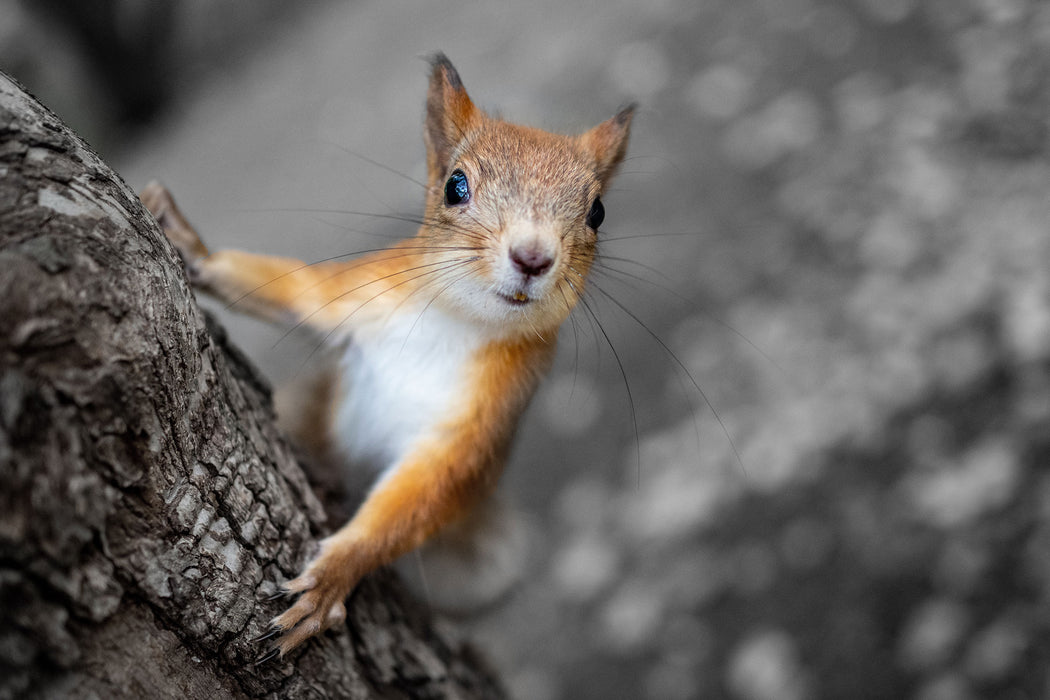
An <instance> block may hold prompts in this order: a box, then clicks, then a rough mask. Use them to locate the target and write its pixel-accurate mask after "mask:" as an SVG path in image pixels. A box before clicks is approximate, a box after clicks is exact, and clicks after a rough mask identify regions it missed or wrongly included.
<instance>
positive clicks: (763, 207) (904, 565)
mask: <svg viewBox="0 0 1050 700" xmlns="http://www.w3.org/2000/svg"><path fill="white" fill-rule="evenodd" d="M436 50H442V51H444V52H446V53H447V54H448V56H449V57H450V58H451V59H452V61H453V62H454V63H455V64H456V66H457V67H458V69H459V71H460V73H461V75H462V77H463V79H464V81H465V83H466V85H467V87H468V89H469V91H470V92H471V94H472V96H473V97H474V99H475V100H476V101H477V102H478V103H479V105H481V106H483V107H486V108H490V109H494V110H496V111H498V112H499V113H500V114H502V115H503V116H505V117H506V118H508V119H511V120H513V121H518V122H523V123H528V124H532V125H537V126H543V127H546V128H549V129H553V130H561V131H569V132H572V131H582V130H583V129H585V128H588V127H589V126H591V125H593V124H596V123H598V122H599V121H601V120H603V119H605V118H607V117H608V116H611V115H612V114H613V113H615V111H616V110H617V108H618V107H619V106H621V105H622V104H624V103H626V102H628V101H631V100H638V101H639V102H640V103H641V105H642V107H641V111H640V112H639V113H638V115H637V117H636V121H635V125H636V126H635V130H634V136H633V138H632V144H631V149H630V154H629V159H628V161H627V162H626V163H625V165H624V168H623V171H622V174H621V175H620V177H619V178H618V179H617V181H616V183H615V190H614V191H613V192H612V193H610V195H609V196H608V197H607V198H606V209H607V213H608V215H607V218H606V224H605V225H604V226H603V234H602V235H603V240H602V243H601V246H602V253H603V255H604V256H605V257H604V262H603V263H602V265H601V267H600V268H598V270H597V271H596V273H595V275H594V277H593V284H592V286H591V290H590V293H589V297H588V299H589V301H588V304H589V308H590V309H591V311H592V312H593V315H592V314H590V313H588V312H586V311H583V310H580V312H579V313H577V314H576V315H575V316H574V318H573V320H572V321H571V323H570V324H568V325H567V326H566V328H565V329H564V330H563V333H562V336H561V344H562V347H561V354H560V356H559V360H558V363H557V366H556V367H555V370H554V372H553V373H552V376H551V377H550V379H549V380H548V381H547V382H546V383H545V384H544V387H543V389H542V391H541V392H540V394H539V395H538V396H537V399H536V401H535V402H534V404H533V406H532V409H531V411H530V413H529V416H528V419H527V421H526V424H525V426H524V428H523V430H522V431H521V434H520V439H519V442H518V448H517V450H516V454H515V458H514V461H513V464H512V465H511V468H510V469H509V471H508V473H507V476H506V478H505V484H504V486H505V489H506V491H508V492H510V493H511V494H513V498H514V500H515V501H516V502H517V503H519V504H520V506H521V508H522V509H523V510H524V511H525V512H526V513H527V514H528V517H529V522H530V523H531V524H530V529H531V531H532V534H533V540H534V546H533V548H532V549H533V551H532V555H531V558H530V561H529V563H528V570H529V572H530V573H529V575H528V577H527V580H526V581H525V582H524V583H523V585H522V586H521V587H520V590H519V591H518V592H517V593H516V595H515V596H514V597H513V598H512V599H511V600H510V601H508V602H507V603H506V604H505V605H503V606H502V607H500V608H499V609H496V610H494V611H492V612H490V613H488V614H487V615H485V616H482V617H480V618H479V619H476V620H473V621H470V622H468V623H466V624H465V628H466V629H467V630H468V631H469V634H471V635H472V636H473V637H474V639H476V640H477V643H478V647H479V648H481V649H482V650H483V651H484V652H485V653H486V654H487V655H488V657H489V658H490V659H491V660H492V662H493V664H494V665H495V666H496V667H497V668H498V669H500V672H501V673H502V675H503V677H504V678H505V679H506V681H507V684H508V686H509V688H510V690H511V691H512V693H513V694H514V695H515V696H516V697H519V698H524V699H529V700H532V699H535V700H555V699H559V698H653V699H664V698H666V699H669V700H678V699H685V698H699V697H703V698H741V699H746V700H767V699H768V700H802V699H803V698H916V699H919V700H966V699H968V698H993V697H994V698H1007V699H1017V700H1021V699H1023V698H1031V699H1036V698H1045V697H1048V696H1050V664H1048V660H1050V470H1048V469H1047V467H1048V463H1050V431H1048V425H1050V236H1048V235H1047V232H1046V228H1045V227H1046V226H1047V222H1050V197H1048V192H1050V167H1048V163H1047V152H1048V150H1047V148H1048V126H1050V122H1048V115H1050V112H1048V107H1050V5H1048V4H1047V3H1045V2H1037V1H1035V0H702V1H701V0H648V1H647V2H626V1H625V0H607V1H605V2H598V1H597V0H590V1H586V0H583V1H578V0H534V1H530V2H528V3H514V4H508V5H507V6H506V7H497V6H496V5H494V4H487V3H474V2H456V3H452V2H432V3H411V2H406V1H404V0H387V1H384V2H380V1H379V0H359V1H357V2H342V3H340V2H322V1H320V0H316V1H312V2H299V3H284V2H278V1H277V0H267V1H265V2H262V1H256V2H233V3H229V2H219V1H218V0H193V1H192V2H191V1H187V2H181V3H166V2H165V3H148V2H134V1H132V0H123V1H122V0H106V1H103V0H98V1H96V2H92V3H81V2H76V1H75V0H24V1H19V0H0V67H2V68H3V70H5V71H7V72H9V73H11V74H12V75H14V76H15V77H16V78H18V79H19V80H21V81H22V82H23V83H25V84H26V85H27V86H28V87H29V89H30V90H31V91H33V92H34V93H35V94H36V95H37V96H38V97H40V98H41V99H42V100H43V101H44V102H45V103H46V104H48V105H49V106H50V107H52V108H53V109H54V110H55V111H56V112H57V113H58V114H59V116H60V117H61V118H62V119H64V120H65V121H66V122H67V123H69V124H70V125H72V126H73V127H74V128H75V129H78V130H79V131H80V132H81V134H82V135H84V136H85V137H86V138H87V139H88V140H89V141H90V142H91V143H92V144H93V145H94V146H95V147H96V148H97V149H98V150H99V151H100V152H101V153H102V155H103V156H104V158H105V159H106V160H107V161H108V162H109V163H110V164H111V165H113V166H114V167H115V168H116V170H117V171H118V172H120V173H121V174H122V175H123V177H124V178H125V179H126V180H127V181H128V182H129V184H130V185H131V186H132V187H133V188H134V189H136V190H137V189H141V187H142V186H143V185H144V184H145V183H146V182H147V181H148V180H149V179H151V178H160V179H161V180H163V181H164V182H165V184H167V185H168V186H169V187H170V188H171V190H172V191H173V192H174V193H175V195H176V197H177V198H178V199H179V202H180V204H181V206H182V208H183V210H184V211H186V212H187V213H188V215H189V216H190V217H191V219H193V220H194V221H195V222H196V223H197V224H198V226H199V227H200V228H201V230H202V232H203V234H204V236H205V239H206V240H207V241H208V242H209V244H211V245H213V246H216V247H238V248H247V249H250V250H253V251H259V252H270V253H274V254H281V255H293V256H297V257H300V258H303V259H305V260H308V261H309V260H317V259H321V258H325V257H329V256H333V255H340V254H345V253H349V252H352V251H355V250H360V249H367V248H374V247H376V246H377V245H382V244H383V243H384V242H386V241H388V240H390V239H391V238H396V237H401V236H408V235H411V234H413V233H414V231H413V230H411V229H410V228H408V227H407V226H406V225H400V226H398V225H391V223H390V221H389V220H385V219H381V218H376V217H374V216H368V215H354V214H350V213H340V212H355V211H356V212H368V213H372V214H380V215H385V214H389V213H406V214H412V215H415V214H418V212H419V211H420V209H421V193H420V192H419V189H418V186H417V185H414V184H412V183H411V182H410V181H409V180H407V179H406V178H404V177H402V176H400V175H398V174H395V173H401V174H403V175H407V176H408V177H410V178H416V179H420V178H422V177H423V176H424V166H423V146H422V138H421V120H422V114H423V98H424V91H425V85H426V73H427V66H426V62H425V60H423V58H424V57H425V56H427V55H429V54H430V53H432V52H433V51H436ZM377 164H379V165H377ZM213 308H214V305H213ZM220 312H222V313H223V314H224V319H226V320H227V323H228V326H229V327H230V328H231V329H232V332H233V334H234V337H235V338H237V339H239V342H240V343H241V345H242V346H243V347H245V348H246V349H247V350H248V351H249V352H250V354H251V355H252V356H253V357H254V358H255V359H256V361H257V362H258V363H259V365H260V366H262V367H263V368H264V370H265V371H266V372H267V373H268V374H269V375H270V376H271V378H272V379H273V380H274V381H275V382H278V383H279V382H280V381H282V380H283V379H285V378H287V377H289V376H294V375H295V374H296V373H297V372H298V371H299V370H300V369H301V368H302V365H303V362H304V358H305V357H306V356H308V355H309V354H310V353H311V352H312V351H313V348H314V347H315V345H316V340H313V339H299V338H283V337H282V336H283V333H284V329H279V328H272V327H268V326H264V325H262V324H257V323H254V322H251V321H247V320H245V319H243V318H241V317H237V316H235V315H230V314H226V313H225V312H224V311H223V310H221V309H220ZM599 326H600V327H599ZM606 335H608V341H607V339H606ZM610 344H611V345H612V347H613V348H615V352H614V351H613V349H612V348H610ZM621 368H622V369H621ZM693 379H695V382H696V384H695V385H694V383H693ZM701 392H702V393H701ZM716 412H717V413H716Z"/></svg>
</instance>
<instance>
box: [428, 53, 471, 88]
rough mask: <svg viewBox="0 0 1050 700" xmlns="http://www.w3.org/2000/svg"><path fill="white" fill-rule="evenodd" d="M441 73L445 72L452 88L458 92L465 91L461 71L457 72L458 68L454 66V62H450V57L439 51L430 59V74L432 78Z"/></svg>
mask: <svg viewBox="0 0 1050 700" xmlns="http://www.w3.org/2000/svg"><path fill="white" fill-rule="evenodd" d="M439 71H442V72H444V74H445V79H446V80H447V81H448V84H449V85H450V86H451V87H452V88H454V89H456V90H462V89H463V81H462V80H461V79H460V77H459V71H457V70H456V67H455V66H454V65H452V61H450V60H448V56H446V55H445V54H444V53H443V52H441V51H438V52H437V53H435V54H434V55H433V56H431V57H430V72H431V76H432V78H433V76H434V75H436V74H437V73H438V72H439Z"/></svg>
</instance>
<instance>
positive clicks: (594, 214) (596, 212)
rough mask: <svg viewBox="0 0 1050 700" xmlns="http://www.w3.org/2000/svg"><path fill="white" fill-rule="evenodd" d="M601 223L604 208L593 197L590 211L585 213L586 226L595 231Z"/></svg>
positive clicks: (600, 202)
mask: <svg viewBox="0 0 1050 700" xmlns="http://www.w3.org/2000/svg"><path fill="white" fill-rule="evenodd" d="M603 221H605V207H603V206H602V200H601V199H599V198H598V197H595V198H594V203H593V204H591V210H590V211H589V212H587V225H588V226H590V227H591V228H592V229H594V230H595V231H597V230H598V227H599V226H601V225H602V222H603Z"/></svg>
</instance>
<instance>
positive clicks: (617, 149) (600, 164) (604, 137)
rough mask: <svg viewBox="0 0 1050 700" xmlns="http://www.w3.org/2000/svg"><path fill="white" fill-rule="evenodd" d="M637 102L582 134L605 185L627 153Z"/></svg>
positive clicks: (584, 143) (581, 139) (583, 141)
mask: <svg viewBox="0 0 1050 700" xmlns="http://www.w3.org/2000/svg"><path fill="white" fill-rule="evenodd" d="M636 108H637V105H636V104H635V103H633V102H632V103H631V104H629V105H627V106H626V107H624V108H623V109H621V110H620V111H619V112H617V113H616V116H614V117H612V118H611V119H607V120H605V121H604V122H602V123H601V124H599V125H598V126H596V127H594V128H593V129H591V130H590V131H587V132H585V133H584V134H583V135H581V136H580V143H581V145H582V146H583V148H584V149H585V150H586V151H588V152H589V153H590V154H591V156H592V157H593V158H594V163H595V171H596V172H597V174H598V179H599V180H601V182H602V185H603V186H604V185H605V184H606V183H608V181H609V180H610V179H612V176H613V173H615V172H616V168H617V166H619V165H620V163H621V162H623V158H624V156H625V155H626V154H627V141H628V139H629V138H630V135H631V121H632V120H633V118H634V110H635V109H636Z"/></svg>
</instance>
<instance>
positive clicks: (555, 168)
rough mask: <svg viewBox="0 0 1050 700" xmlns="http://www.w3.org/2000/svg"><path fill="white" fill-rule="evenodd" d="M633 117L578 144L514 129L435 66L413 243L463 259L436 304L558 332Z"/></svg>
mask: <svg viewBox="0 0 1050 700" xmlns="http://www.w3.org/2000/svg"><path fill="white" fill-rule="evenodd" d="M633 114H634V105H630V106H628V107H626V108H624V109H622V110H621V111H620V112H619V113H617V114H616V116H614V117H612V118H611V119H608V120H607V121H604V122H602V123H601V124H599V125H598V126H596V127H594V128H592V129H590V130H588V131H586V132H584V133H583V134H580V135H577V136H563V135H560V134H553V133H550V132H546V131H542V130H540V129H535V128H531V127H525V126H519V125H516V124H511V123H508V122H505V121H503V120H501V119H497V118H494V117H490V116H489V115H487V114H485V113H484V112H483V111H482V110H480V109H478V108H477V107H476V106H475V105H474V103H473V102H472V101H471V99H470V97H469V95H468V94H467V91H466V88H464V86H463V82H462V80H461V79H460V77H459V73H458V72H457V71H456V69H455V68H454V67H453V66H452V64H451V63H450V62H449V60H448V58H446V57H445V56H444V55H443V54H438V55H437V56H435V57H434V58H433V59H432V61H431V74H430V85H429V89H428V91H427V109H426V123H425V129H424V140H425V142H426V148H427V199H426V211H425V217H424V220H425V223H424V226H423V228H422V229H421V232H420V237H422V238H425V239H426V240H427V244H428V248H429V249H430V250H432V251H433V255H435V256H438V257H439V259H446V260H452V259H456V260H467V262H465V263H464V270H463V274H462V276H461V277H460V278H458V279H457V280H456V281H454V282H452V283H450V284H449V286H448V288H447V290H446V291H445V292H443V293H442V294H441V303H442V305H443V306H445V307H447V308H448V307H451V308H452V310H454V311H458V312H460V313H462V314H465V315H467V316H469V317H471V318H473V319H474V320H479V321H482V322H488V323H492V324H493V325H498V326H499V327H501V328H503V329H505V330H506V331H508V332H515V331H521V332H536V331H541V332H542V331H547V330H552V329H554V328H557V327H558V326H559V325H561V323H562V322H563V321H564V320H565V319H566V317H567V316H568V314H569V312H570V311H571V310H572V308H573V307H574V306H575V305H576V303H577V301H578V300H579V298H580V295H581V294H582V293H583V288H584V284H585V280H586V276H587V273H588V272H589V270H590V268H591V264H592V263H593V261H594V257H595V253H596V247H597V244H598V235H599V234H598V227H599V226H600V225H601V223H602V221H603V219H604V216H605V210H604V207H603V205H602V201H601V195H602V194H603V193H604V192H605V190H606V188H607V186H608V184H609V182H610V180H611V179H612V176H613V174H614V173H615V171H616V168H617V166H618V165H619V164H620V163H621V162H622V161H623V158H624V154H625V153H626V151H627V141H628V138H629V135H630V128H631V118H632V116H633ZM468 270H469V272H468Z"/></svg>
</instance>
